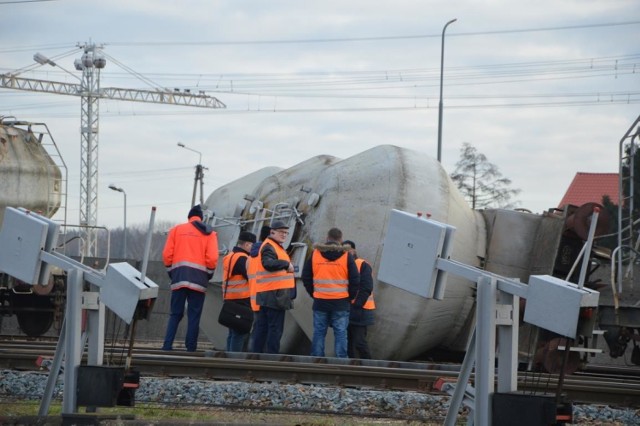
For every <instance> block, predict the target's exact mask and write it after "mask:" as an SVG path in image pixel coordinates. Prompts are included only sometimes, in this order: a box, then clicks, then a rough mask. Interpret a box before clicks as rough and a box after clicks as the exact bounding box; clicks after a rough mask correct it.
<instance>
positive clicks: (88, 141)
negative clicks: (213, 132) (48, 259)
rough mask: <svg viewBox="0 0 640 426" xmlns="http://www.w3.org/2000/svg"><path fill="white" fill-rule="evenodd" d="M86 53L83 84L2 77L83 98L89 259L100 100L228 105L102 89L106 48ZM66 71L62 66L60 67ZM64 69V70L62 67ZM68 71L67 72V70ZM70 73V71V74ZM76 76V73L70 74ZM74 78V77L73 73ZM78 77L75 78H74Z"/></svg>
mask: <svg viewBox="0 0 640 426" xmlns="http://www.w3.org/2000/svg"><path fill="white" fill-rule="evenodd" d="M78 47H80V48H82V49H83V51H84V53H83V55H82V57H81V58H77V59H76V60H75V62H74V66H75V68H76V70H78V71H82V78H81V79H79V83H78V84H75V83H63V82H56V81H49V80H41V79H31V78H23V77H18V76H17V74H12V73H7V74H2V75H0V87H2V88H5V89H14V90H25V91H30V92H44V93H56V94H60V95H70V96H79V97H80V98H81V117H80V122H81V125H80V133H81V143H80V225H81V226H83V227H86V229H87V232H86V239H85V244H84V246H83V250H82V251H83V254H84V255H85V256H96V254H97V234H96V232H95V227H96V226H97V224H98V134H99V130H100V126H99V121H100V114H99V110H100V104H99V100H100V99H113V100H121V101H131V102H145V103H157V104H169V105H181V106H192V107H199V108H225V107H226V106H225V104H224V103H222V102H221V101H219V100H218V99H217V98H215V97H213V96H209V95H206V94H205V93H204V92H199V93H198V94H195V93H194V94H192V93H190V92H189V91H187V90H185V91H183V92H180V91H179V90H178V89H174V90H173V91H171V90H169V89H158V90H137V89H125V88H115V87H109V88H104V89H102V88H100V71H101V69H102V68H104V67H105V66H106V59H105V58H104V56H103V54H102V46H97V45H96V44H95V43H88V44H83V45H79V46H78ZM34 60H35V61H36V62H38V63H40V64H41V65H44V64H48V65H51V66H58V67H60V66H59V65H57V64H56V63H55V62H53V61H51V60H50V59H47V58H46V57H44V56H43V55H41V54H39V53H37V54H35V55H34ZM60 68H62V67H60ZM62 69H63V70H64V68H62ZM64 71H66V70H64ZM66 72H68V73H69V71H66ZM70 74H72V73H70ZM72 75H74V74H72ZM74 76H75V75H74ZM76 78H77V77H76Z"/></svg>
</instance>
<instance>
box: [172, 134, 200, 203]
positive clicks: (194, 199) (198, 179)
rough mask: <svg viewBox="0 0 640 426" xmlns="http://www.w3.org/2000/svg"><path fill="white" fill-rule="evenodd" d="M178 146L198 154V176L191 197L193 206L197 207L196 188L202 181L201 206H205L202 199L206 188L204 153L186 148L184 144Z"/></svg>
mask: <svg viewBox="0 0 640 426" xmlns="http://www.w3.org/2000/svg"><path fill="white" fill-rule="evenodd" d="M178 146H179V147H180V148H184V149H187V150H189V151H192V152H195V153H196V154H198V164H197V165H196V175H195V178H194V180H193V195H192V196H191V206H195V205H196V188H197V187H198V181H200V205H201V206H202V205H204V199H203V198H202V194H203V192H204V188H203V185H204V183H203V178H204V167H202V153H201V152H200V151H196V150H195V149H192V148H189V147H188V146H185V144H183V143H182V142H178Z"/></svg>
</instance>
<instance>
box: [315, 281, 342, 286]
mask: <svg viewBox="0 0 640 426" xmlns="http://www.w3.org/2000/svg"><path fill="white" fill-rule="evenodd" d="M313 284H346V285H349V280H313Z"/></svg>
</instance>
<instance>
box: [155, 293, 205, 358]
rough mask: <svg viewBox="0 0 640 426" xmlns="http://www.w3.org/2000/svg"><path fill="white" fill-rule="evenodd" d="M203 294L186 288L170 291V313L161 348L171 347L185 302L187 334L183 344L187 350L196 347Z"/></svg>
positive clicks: (168, 348)
mask: <svg viewBox="0 0 640 426" xmlns="http://www.w3.org/2000/svg"><path fill="white" fill-rule="evenodd" d="M204 296H205V294H204V293H202V292H200V291H195V290H191V289H188V288H180V289H178V290H173V291H171V315H169V323H168V324H167V333H166V335H165V337H164V344H163V345H162V349H163V350H165V351H170V350H171V349H173V339H175V337H176V332H177V331H178V325H179V324H180V321H181V320H182V317H183V316H184V305H185V302H186V304H187V335H186V337H185V339H184V345H185V347H186V348H187V352H194V351H195V350H196V349H197V347H198V333H199V332H200V316H201V315H202V305H203V304H204Z"/></svg>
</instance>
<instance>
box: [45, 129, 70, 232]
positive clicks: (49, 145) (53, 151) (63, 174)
mask: <svg viewBox="0 0 640 426" xmlns="http://www.w3.org/2000/svg"><path fill="white" fill-rule="evenodd" d="M38 124H40V125H42V126H44V128H45V129H46V132H42V133H40V135H39V137H38V140H39V142H40V145H42V147H43V148H44V149H45V150H46V151H47V153H48V154H49V156H50V157H51V159H52V160H53V163H54V164H49V166H48V170H47V171H48V176H49V180H53V185H51V186H49V196H48V201H47V217H51V216H52V215H53V213H54V212H53V210H54V209H55V207H56V205H55V197H54V192H55V191H56V190H57V191H58V192H59V193H60V207H59V208H58V211H60V212H61V214H60V216H61V219H59V220H57V222H61V223H62V224H63V225H66V224H67V175H68V171H67V164H66V163H65V162H64V159H63V158H62V154H60V150H59V149H58V145H57V144H56V141H55V139H53V135H52V134H51V132H50V131H49V127H48V126H47V125H46V124H44V123H38ZM45 133H46V135H47V136H48V138H44V135H45ZM56 168H57V169H59V170H60V177H59V178H58V177H57V176H56V173H55V170H56Z"/></svg>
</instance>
